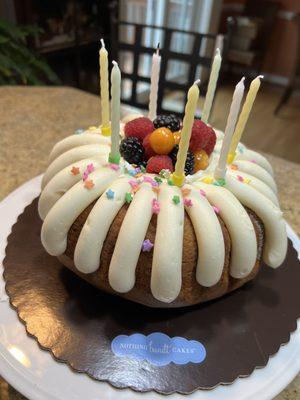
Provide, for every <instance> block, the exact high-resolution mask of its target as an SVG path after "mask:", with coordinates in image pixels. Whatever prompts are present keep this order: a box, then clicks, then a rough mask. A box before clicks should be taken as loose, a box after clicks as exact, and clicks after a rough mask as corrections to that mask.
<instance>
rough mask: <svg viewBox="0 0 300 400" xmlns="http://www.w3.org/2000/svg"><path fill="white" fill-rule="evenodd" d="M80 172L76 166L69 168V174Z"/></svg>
mask: <svg viewBox="0 0 300 400" xmlns="http://www.w3.org/2000/svg"><path fill="white" fill-rule="evenodd" d="M79 173H80V169H79V168H78V167H73V168H72V169H71V174H73V175H78V174H79Z"/></svg>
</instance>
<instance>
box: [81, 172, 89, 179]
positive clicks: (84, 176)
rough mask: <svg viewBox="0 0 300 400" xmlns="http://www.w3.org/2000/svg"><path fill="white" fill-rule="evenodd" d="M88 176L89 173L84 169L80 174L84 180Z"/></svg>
mask: <svg viewBox="0 0 300 400" xmlns="http://www.w3.org/2000/svg"><path fill="white" fill-rule="evenodd" d="M88 177H89V173H88V172H86V171H84V173H83V175H82V179H83V180H84V181H86V180H87V178H88Z"/></svg>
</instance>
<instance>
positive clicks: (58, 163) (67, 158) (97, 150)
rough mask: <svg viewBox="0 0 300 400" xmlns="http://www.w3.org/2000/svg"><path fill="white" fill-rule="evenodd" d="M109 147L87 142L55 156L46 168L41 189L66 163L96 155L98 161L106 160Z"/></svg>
mask: <svg viewBox="0 0 300 400" xmlns="http://www.w3.org/2000/svg"><path fill="white" fill-rule="evenodd" d="M109 151H110V147H109V146H107V145H100V146H97V145H95V144H87V145H84V146H79V147H75V148H73V149H71V150H68V151H66V152H65V153H63V154H61V155H60V156H59V157H57V158H56V159H55V160H54V161H53V162H52V163H51V164H50V165H49V167H48V168H47V170H46V172H45V175H44V176H43V180H42V189H43V188H44V187H45V186H46V185H47V183H48V182H49V181H50V179H52V178H53V176H54V175H56V174H57V173H58V172H59V171H61V170H62V169H63V168H65V167H67V166H68V165H70V164H72V163H75V162H77V161H80V160H83V159H85V158H94V157H97V159H99V161H107V157H108V154H109Z"/></svg>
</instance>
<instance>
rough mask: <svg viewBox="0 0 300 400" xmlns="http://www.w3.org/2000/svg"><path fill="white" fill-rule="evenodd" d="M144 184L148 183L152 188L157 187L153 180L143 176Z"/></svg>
mask: <svg viewBox="0 0 300 400" xmlns="http://www.w3.org/2000/svg"><path fill="white" fill-rule="evenodd" d="M144 182H147V183H150V184H151V186H153V187H155V186H158V183H157V182H156V181H155V180H154V179H153V178H151V177H150V176H145V177H144Z"/></svg>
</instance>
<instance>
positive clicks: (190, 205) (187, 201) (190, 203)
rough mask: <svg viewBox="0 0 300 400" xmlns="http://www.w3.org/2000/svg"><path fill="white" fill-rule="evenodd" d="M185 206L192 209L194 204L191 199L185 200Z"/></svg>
mask: <svg viewBox="0 0 300 400" xmlns="http://www.w3.org/2000/svg"><path fill="white" fill-rule="evenodd" d="M184 205H185V206H186V207H192V205H193V202H192V200H191V199H184Z"/></svg>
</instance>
